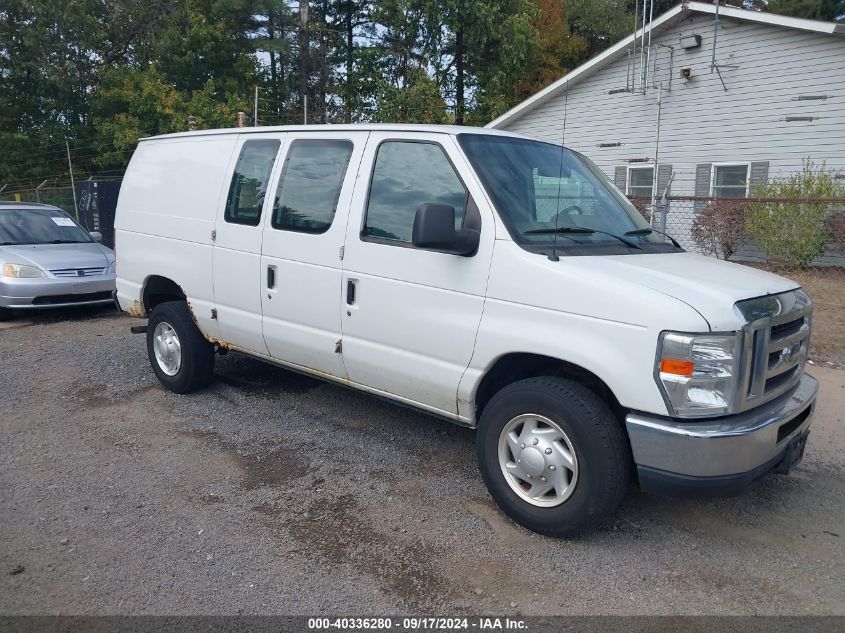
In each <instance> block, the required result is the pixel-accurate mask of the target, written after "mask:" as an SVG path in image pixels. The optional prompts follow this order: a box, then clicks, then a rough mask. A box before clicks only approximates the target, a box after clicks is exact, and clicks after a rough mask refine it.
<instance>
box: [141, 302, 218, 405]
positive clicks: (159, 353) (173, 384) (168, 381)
mask: <svg viewBox="0 0 845 633" xmlns="http://www.w3.org/2000/svg"><path fill="white" fill-rule="evenodd" d="M147 355H148V356H149V358H150V365H152V368H153V372H155V375H156V377H157V378H158V380H159V382H160V383H161V384H162V385H164V386H165V387H167V388H168V389H170V391H173V392H174V393H189V392H191V391H194V390H196V389H200V388H202V387H204V386H206V385H207V384H208V383H209V382H210V381H211V377H212V372H213V370H214V346H213V345H212V344H211V343H209V342H208V341H206V340H205V337H203V335H202V332H200V331H199V328H197V326H196V324H195V323H194V320H193V318H192V316H191V312H190V310H189V309H188V305H187V304H186V303H185V302H184V301H167V302H165V303H160V304H158V305H157V306H156V307H155V308H153V311H152V313H151V314H150V319H149V321H148V323H147Z"/></svg>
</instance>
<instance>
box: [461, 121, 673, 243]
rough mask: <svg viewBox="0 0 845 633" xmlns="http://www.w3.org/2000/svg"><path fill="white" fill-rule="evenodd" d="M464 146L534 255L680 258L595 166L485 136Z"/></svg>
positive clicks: (471, 137) (548, 149)
mask: <svg viewBox="0 0 845 633" xmlns="http://www.w3.org/2000/svg"><path fill="white" fill-rule="evenodd" d="M458 140H459V142H460V144H461V147H463V150H464V152H465V153H466V154H467V157H468V158H469V160H470V162H471V163H472V166H473V167H474V168H475V171H476V172H477V173H478V176H479V177H480V178H481V181H482V184H483V185H484V187H485V189H486V190H487V192H488V194H489V195H490V198H491V199H492V201H493V204H494V205H495V206H496V209H497V210H498V212H499V215H500V216H501V217H502V219H503V220H504V221H505V224H506V226H507V228H508V231H509V232H510V234H511V236H512V237H513V238H514V240H515V241H516V242H517V243H519V244H520V245H521V246H522V247H523V248H526V249H527V250H530V251H533V252H542V253H546V252H551V249H552V248H553V247H554V248H555V249H556V250H557V251H559V252H561V253H562V254H563V253H571V254H599V253H601V254H612V253H643V252H649V253H654V252H677V250H678V249H677V248H675V247H674V246H671V245H669V244H666V243H665V240H664V238H663V236H661V235H659V234H657V233H655V232H651V231H650V227H649V223H648V222H647V221H646V220H645V218H643V216H642V215H641V214H640V213H639V212H638V211H637V209H636V207H634V205H633V204H631V202H630V201H629V200H628V199H627V198H626V197H625V196H624V195H622V193H621V192H620V191H619V190H618V189H616V187H615V186H614V185H613V183H611V182H610V180H609V179H608V178H607V176H605V174H604V172H602V171H601V169H599V168H598V167H597V166H596V165H595V164H594V163H593V162H592V161H590V160H589V159H587V158H586V157H585V156H582V155H581V154H579V153H577V152H574V151H572V150H569V149H565V148H561V147H560V146H559V145H552V144H550V143H542V142H540V141H532V140H529V139H520V138H513V137H508V136H492V135H485V134H459V135H458Z"/></svg>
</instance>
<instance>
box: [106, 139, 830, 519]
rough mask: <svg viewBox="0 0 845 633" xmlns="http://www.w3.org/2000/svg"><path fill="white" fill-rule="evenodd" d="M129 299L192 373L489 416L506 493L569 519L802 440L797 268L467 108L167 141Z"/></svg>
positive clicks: (143, 204) (156, 342)
mask: <svg viewBox="0 0 845 633" xmlns="http://www.w3.org/2000/svg"><path fill="white" fill-rule="evenodd" d="M115 228H116V238H117V254H118V255H117V257H118V264H117V271H118V279H117V297H118V300H119V302H120V305H121V306H122V308H123V309H124V310H125V311H127V312H129V313H130V314H132V315H133V316H138V317H148V318H149V321H148V324H147V328H146V335H147V347H148V351H149V358H150V362H151V364H152V368H153V371H154V372H155V373H156V375H157V376H158V379H159V380H160V381H161V382H162V383H163V384H164V385H165V386H166V387H168V388H169V389H171V390H173V391H175V392H177V393H185V392H188V391H191V390H194V389H197V388H199V387H202V386H203V385H205V384H206V383H208V381H209V380H210V379H211V376H212V367H213V364H214V358H215V352H225V351H228V350H237V351H239V352H243V353H246V354H250V355H253V356H255V357H258V358H261V359H264V360H266V361H268V362H271V363H277V364H279V365H283V366H285V367H289V368H291V369H294V370H296V371H300V372H305V373H308V374H312V375H315V376H319V377H321V378H325V379H327V380H331V381H334V382H337V383H340V384H343V385H348V386H350V387H354V388H356V389H361V390H363V391H367V392H370V393H372V394H376V395H379V396H382V397H385V398H389V399H391V400H394V401H396V402H398V403H401V404H405V405H410V406H413V407H417V408H419V409H423V410H425V411H428V412H430V413H432V414H434V415H438V416H441V417H444V418H448V419H450V420H453V421H455V422H457V423H459V424H463V425H467V426H470V427H474V428H476V429H477V434H476V436H477V457H478V462H479V467H480V469H481V473H482V476H483V478H484V481H485V483H486V484H487V487H488V489H489V490H490V494H491V495H492V496H493V498H494V499H495V500H496V502H497V503H498V504H499V505H500V506H501V507H502V509H503V510H504V511H505V512H506V513H507V514H508V515H509V516H510V517H512V518H513V519H514V520H516V521H517V522H519V523H521V524H522V525H524V526H527V527H528V528H530V529H532V530H536V531H538V532H542V533H544V534H551V535H569V534H573V533H575V532H578V531H581V530H584V529H586V528H589V527H591V526H594V525H596V524H597V523H598V522H600V521H602V520H603V519H606V518H607V517H608V516H609V515H610V514H611V513H612V512H613V511H614V509H615V508H616V507H617V505H618V504H619V502H620V501H621V499H622V497H623V496H624V494H625V491H626V489H627V488H628V485H629V483H630V482H631V480H636V481H638V483H639V486H640V487H641V488H642V489H643V490H646V491H651V492H657V493H664V494H666V493H669V494H699V495H700V494H705V495H719V494H733V493H736V492H738V491H739V490H741V489H742V488H743V487H744V486H746V485H747V484H748V483H750V482H751V481H752V480H753V479H755V478H756V477H758V476H760V475H762V474H764V473H767V472H769V471H772V470H775V471H780V472H788V470H789V469H790V468H791V467H792V466H793V465H794V464H796V463H797V462H798V461H799V460H800V459H801V456H802V454H803V450H804V445H805V443H806V439H807V434H808V432H809V425H810V419H811V415H812V412H813V406H814V401H815V397H816V391H817V382H816V381H815V380H814V379H813V378H811V377H810V376H808V375H805V374H804V365H805V361H806V358H807V346H808V340H809V335H810V318H811V305H810V300H809V299H808V297H807V295H806V294H804V292H802V291H801V289H800V288H799V287H798V286H797V285H796V284H795V283H794V282H792V281H789V280H788V279H784V278H782V277H778V276H775V275H771V274H768V273H765V272H761V271H759V270H754V269H752V268H746V267H743V266H738V265H735V264H730V263H725V262H722V261H718V260H716V259H712V258H708V257H702V256H699V255H694V254H690V253H685V252H683V251H682V250H681V249H680V248H678V247H677V246H675V245H673V244H672V243H671V241H667V239H666V238H665V237H664V236H663V235H660V234H658V233H657V232H656V231H654V230H652V229H651V227H650V226H649V224H648V223H647V222H646V221H645V220H644V219H643V218H642V216H641V215H640V214H639V213H638V212H637V211H636V209H635V208H634V207H633V206H632V205H631V204H630V203H629V202H628V200H627V199H626V198H625V197H624V196H623V195H622V194H621V193H620V192H619V191H618V190H617V189H616V188H615V187H614V186H613V185H612V184H611V183H610V182H609V181H608V179H607V177H606V176H605V175H604V174H603V173H602V172H601V171H600V170H599V169H598V168H597V167H596V166H595V165H594V164H593V163H591V162H590V161H589V160H588V159H587V158H585V157H584V156H581V155H580V154H578V153H576V152H573V151H571V150H568V149H564V148H562V147H559V146H555V145H550V144H546V143H541V142H537V141H533V140H529V139H527V138H523V137H519V136H516V135H512V134H506V133H502V132H494V131H490V130H481V129H474V128H465V127H440V126H407V125H367V126H348V125H335V126H305V127H278V128H253V129H232V130H211V131H203V132H189V133H184V134H171V135H166V136H159V137H156V138H150V139H144V140H142V141H141V142H140V144H139V145H138V149H137V150H136V151H135V154H134V156H133V157H132V160H131V162H130V164H129V168H128V170H127V172H126V177H125V179H124V181H123V185H122V187H121V191H120V199H119V202H118V208H117V220H116V227H115Z"/></svg>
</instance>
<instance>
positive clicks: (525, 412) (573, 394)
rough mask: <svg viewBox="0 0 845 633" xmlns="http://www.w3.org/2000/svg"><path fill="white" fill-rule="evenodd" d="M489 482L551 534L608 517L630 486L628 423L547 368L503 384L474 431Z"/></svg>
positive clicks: (519, 518) (517, 516)
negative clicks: (625, 427)
mask: <svg viewBox="0 0 845 633" xmlns="http://www.w3.org/2000/svg"><path fill="white" fill-rule="evenodd" d="M476 452H477V455H478V461H479V467H480V469H481V474H482V477H483V478H484V482H485V483H486V484H487V488H488V490H489V491H490V494H491V495H492V496H493V499H494V500H495V501H496V503H498V504H499V506H500V507H501V508H502V510H503V511H504V512H505V514H507V515H508V516H509V517H510V518H511V519H513V520H514V521H516V522H517V523H519V524H520V525H523V526H525V527H527V528H528V529H530V530H533V531H535V532H539V533H541V534H546V535H549V536H557V537H561V536H572V535H574V534H577V533H579V532H583V531H585V530H588V529H590V528H592V527H595V526H597V525H599V524H601V523H602V522H604V521H605V520H607V519H608V518H609V517H610V516H611V515H612V514H613V512H614V511H615V510H616V508H617V507H618V505H619V503H620V502H621V501H622V498H623V497H624V496H625V492H626V491H627V488H628V481H629V479H628V478H629V474H630V459H629V454H628V449H627V444H626V438H625V433H624V430H623V429H622V426H621V425H620V424H619V422H618V421H617V420H616V418H615V416H614V415H613V412H612V411H611V410H610V408H609V407H608V406H607V404H605V402H604V401H603V400H602V399H601V398H599V397H598V396H597V395H596V394H595V393H593V392H592V391H590V390H589V389H588V388H587V387H585V386H583V385H581V384H579V383H577V382H574V381H571V380H566V379H564V378H558V377H553V376H543V377H538V378H528V379H526V380H520V381H518V382H515V383H513V384H511V385H508V386H507V387H505V388H503V389H502V390H501V391H499V392H498V393H497V394H496V395H494V396H493V398H491V400H490V402H489V403H487V405H486V406H485V407H484V412H483V414H482V416H481V420H480V422H479V425H478V433H477V436H476Z"/></svg>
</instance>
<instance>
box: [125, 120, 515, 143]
mask: <svg viewBox="0 0 845 633" xmlns="http://www.w3.org/2000/svg"><path fill="white" fill-rule="evenodd" d="M326 131H332V132H344V131H353V132H377V131H391V132H429V133H432V132H433V133H438V134H451V135H455V134H461V133H463V134H466V133H473V134H485V135H490V136H513V137H518V138H525V137H524V136H522V135H521V134H514V133H512V132H505V131H503V130H491V129H485V128H481V127H471V126H462V125H423V124H411V123H342V124H324V125H268V126H266V127H229V128H220V129H213V130H194V131H192V132H176V133H173V134H160V135H158V136H148V137H145V138H142V139H140V140H141V141H149V140H153V139H167V138H182V137H196V136H212V135H227V134H257V133H261V134H266V133H267V132H326Z"/></svg>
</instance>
